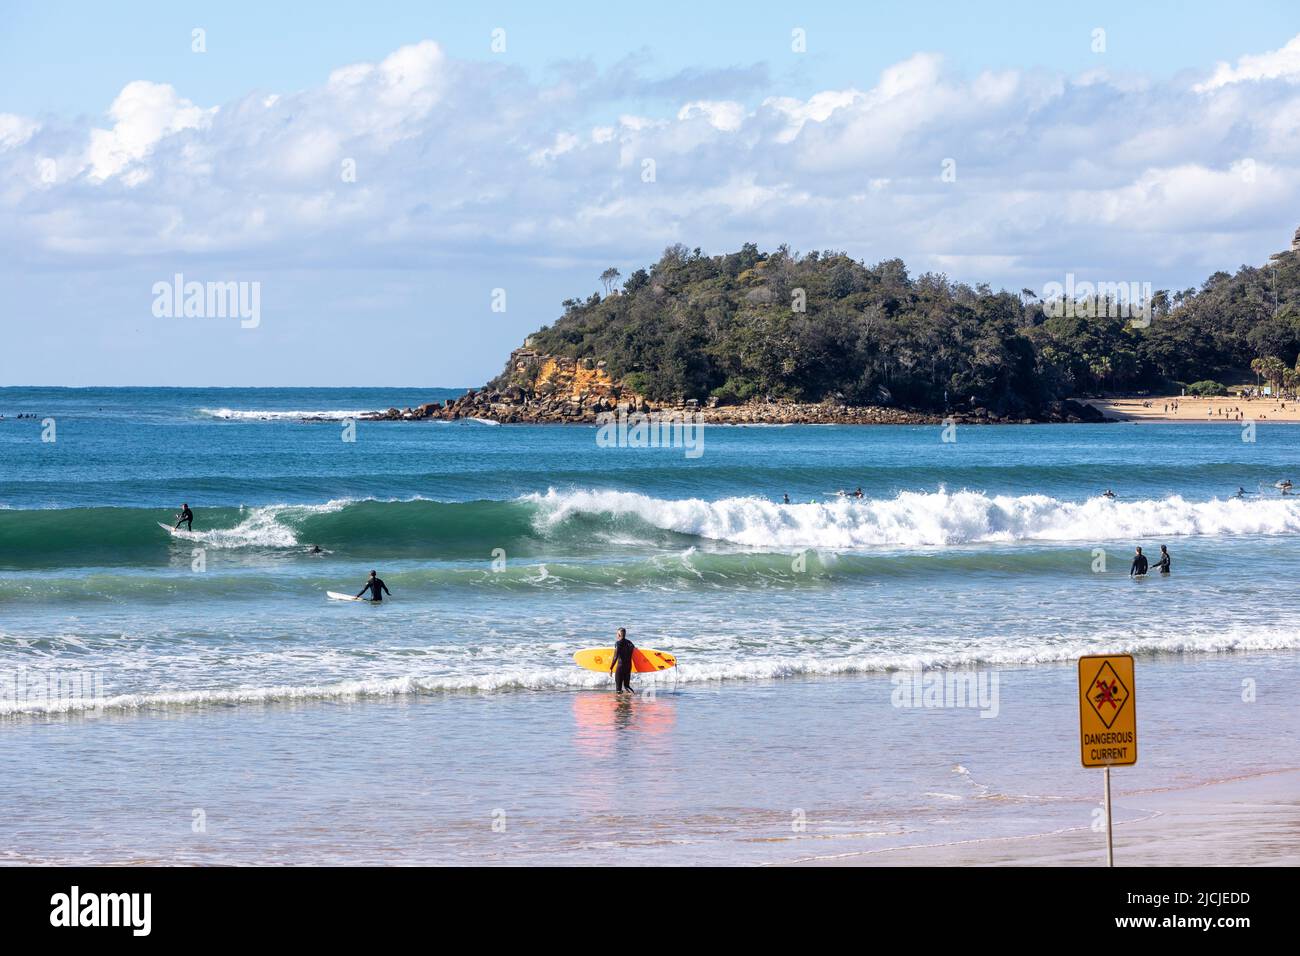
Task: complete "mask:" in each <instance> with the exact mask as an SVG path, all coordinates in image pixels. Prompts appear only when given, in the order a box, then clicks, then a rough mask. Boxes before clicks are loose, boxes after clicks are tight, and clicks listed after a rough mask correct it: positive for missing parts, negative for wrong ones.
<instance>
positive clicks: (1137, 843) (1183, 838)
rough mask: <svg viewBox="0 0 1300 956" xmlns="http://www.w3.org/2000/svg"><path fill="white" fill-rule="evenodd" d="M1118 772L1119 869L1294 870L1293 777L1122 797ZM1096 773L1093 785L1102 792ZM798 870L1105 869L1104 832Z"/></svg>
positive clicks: (886, 854) (1298, 790)
mask: <svg viewBox="0 0 1300 956" xmlns="http://www.w3.org/2000/svg"><path fill="white" fill-rule="evenodd" d="M1123 779H1124V778H1123V775H1122V774H1121V773H1120V772H1116V773H1115V775H1114V782H1113V788H1114V793H1113V800H1114V807H1115V815H1116V825H1115V865H1116V866H1296V865H1300V770H1285V771H1280V772H1276V773H1267V774H1260V775H1258V776H1252V777H1245V778H1241V779H1236V780H1228V781H1223V782H1219V783H1210V784H1205V785H1202V786H1198V787H1191V788H1188V789H1185V790H1164V791H1155V792H1147V793H1138V794H1133V795H1126V794H1124V793H1122V792H1121V788H1122V786H1123ZM1101 785H1102V783H1101V774H1100V772H1098V774H1097V786H1098V789H1099V790H1100V788H1101ZM796 863H797V864H798V865H805V866H1104V865H1105V863H1106V842H1105V835H1104V833H1102V832H1094V831H1093V830H1091V829H1089V828H1088V827H1077V828H1072V829H1068V830H1062V831H1057V832H1053V833H1044V834H1036V835H1032V836H1025V837H1015V838H999V839H989V840H971V841H965V842H960V843H951V844H941V845H927V846H912V847H898V848H892V849H880V850H873V851H865V852H859V853H847V854H838V855H833V856H826V857H820V858H806V859H802V860H798V861H796Z"/></svg>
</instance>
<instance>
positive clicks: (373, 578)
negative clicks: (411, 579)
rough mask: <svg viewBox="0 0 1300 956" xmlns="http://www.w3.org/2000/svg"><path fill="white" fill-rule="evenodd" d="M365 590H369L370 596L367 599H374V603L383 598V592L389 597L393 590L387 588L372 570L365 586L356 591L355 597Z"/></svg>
mask: <svg viewBox="0 0 1300 956" xmlns="http://www.w3.org/2000/svg"><path fill="white" fill-rule="evenodd" d="M367 591H369V592H370V597H369V598H367V600H370V601H374V602H375V603H376V604H378V603H379V602H380V601H382V600H383V599H384V595H385V594H387V595H388V596H389V597H392V596H393V592H392V591H390V590H388V585H387V584H385V583H384V581H383V579H382V578H381V577H380V576H379V575H378V574H376V573H375V572H374V571H371V572H370V580H369V581H367V582H366V586H365V587H363V588H362V589H361V590H360V591H358V592H357V597H361V595H363V594H365V593H366V592H367Z"/></svg>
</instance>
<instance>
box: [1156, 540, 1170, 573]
mask: <svg viewBox="0 0 1300 956" xmlns="http://www.w3.org/2000/svg"><path fill="white" fill-rule="evenodd" d="M1156 570H1157V571H1159V572H1160V573H1161V574H1168V573H1169V549H1168V548H1166V547H1165V546H1164V545H1163V544H1162V545H1161V546H1160V557H1158V558H1156Z"/></svg>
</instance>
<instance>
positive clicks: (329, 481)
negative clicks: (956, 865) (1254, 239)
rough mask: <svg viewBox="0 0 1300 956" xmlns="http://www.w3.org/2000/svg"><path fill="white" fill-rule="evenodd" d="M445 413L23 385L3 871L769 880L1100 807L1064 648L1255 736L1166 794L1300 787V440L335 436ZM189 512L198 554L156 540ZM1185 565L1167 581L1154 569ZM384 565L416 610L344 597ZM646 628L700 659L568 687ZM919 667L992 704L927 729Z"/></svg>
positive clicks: (1172, 769)
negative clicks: (233, 865) (662, 867)
mask: <svg viewBox="0 0 1300 956" xmlns="http://www.w3.org/2000/svg"><path fill="white" fill-rule="evenodd" d="M457 393H458V390H449V389H193V390H188V389H27V388H0V415H3V416H4V420H3V421H0V739H3V740H4V741H5V743H6V749H7V750H8V752H9V755H10V757H11V758H12V759H13V761H14V766H16V767H23V768H25V773H24V774H23V775H22V776H21V777H17V776H14V775H9V776H8V777H7V779H6V781H5V782H4V783H0V820H7V821H9V822H8V823H6V822H0V851H3V852H5V853H6V855H7V857H8V858H12V859H17V860H65V861H74V860H75V861H124V860H153V859H157V860H164V861H166V860H176V861H181V862H202V861H212V862H217V861H233V862H270V861H273V860H302V861H307V862H324V861H331V860H335V861H344V862H382V861H385V860H391V861H415V860H418V861H421V862H467V861H486V862H602V861H603V862H617V861H627V862H637V861H646V862H703V861H715V862H773V861H779V860H782V859H791V858H797V857H799V856H803V855H817V854H819V853H821V852H823V851H824V850H825V847H826V846H828V845H832V844H833V845H835V846H840V845H848V844H850V843H852V844H853V845H854V846H858V845H860V844H861V845H876V844H880V845H884V844H886V843H889V842H890V841H907V840H945V839H960V838H966V837H969V836H970V835H974V834H985V835H987V834H990V833H995V832H1007V833H1012V832H1020V831H1022V830H1023V829H1024V828H1026V827H1035V826H1036V827H1059V826H1068V825H1072V824H1071V821H1072V820H1074V821H1075V822H1077V819H1076V817H1078V816H1079V815H1084V816H1085V817H1086V814H1087V813H1088V812H1090V808H1091V802H1090V801H1091V797H1090V796H1089V794H1090V793H1091V791H1092V789H1095V788H1094V783H1095V776H1091V775H1088V774H1084V773H1082V772H1081V771H1079V770H1078V769H1077V757H1074V756H1073V751H1072V750H1071V747H1072V746H1073V743H1072V742H1071V740H1070V739H1069V735H1070V733H1073V732H1074V731H1073V729H1072V728H1073V722H1074V720H1075V717H1076V715H1075V713H1074V710H1073V707H1074V702H1073V700H1074V699H1073V685H1072V682H1073V680H1074V671H1073V662H1074V660H1075V658H1076V657H1077V656H1079V655H1080V654H1085V653H1092V652H1099V651H1128V652H1131V653H1133V654H1135V655H1137V656H1138V668H1139V671H1138V673H1139V675H1140V676H1139V681H1140V682H1142V683H1143V686H1148V684H1147V683H1146V682H1149V686H1150V687H1151V688H1152V689H1153V693H1155V694H1158V695H1159V698H1160V699H1161V700H1165V701H1167V702H1168V703H1167V710H1166V711H1164V712H1153V714H1152V718H1151V719H1152V722H1153V724H1154V725H1156V726H1168V727H1171V728H1172V727H1177V726H1178V722H1179V721H1180V720H1184V719H1186V720H1193V719H1196V720H1200V719H1201V717H1202V716H1203V714H1202V712H1203V711H1208V712H1215V713H1217V714H1218V715H1219V716H1220V717H1223V716H1224V715H1228V714H1230V715H1231V718H1230V720H1231V726H1232V728H1233V734H1234V737H1233V742H1232V745H1231V746H1230V747H1226V746H1225V747H1223V748H1218V747H1216V748H1210V749H1207V748H1203V747H1192V746H1190V745H1189V744H1188V743H1187V741H1186V740H1185V739H1183V738H1179V737H1178V735H1177V734H1176V733H1174V732H1173V731H1170V733H1169V734H1168V735H1167V736H1168V738H1169V739H1168V740H1164V739H1160V740H1157V741H1156V742H1155V744H1154V746H1153V747H1152V748H1151V749H1150V750H1144V754H1145V753H1147V752H1149V753H1151V757H1150V758H1149V759H1148V758H1147V757H1145V756H1144V759H1143V763H1142V764H1141V765H1140V766H1139V768H1137V769H1136V770H1134V771H1132V772H1131V773H1132V774H1133V777H1132V779H1133V782H1134V785H1135V786H1145V787H1157V786H1164V785H1173V784H1174V783H1178V784H1187V783H1194V782H1197V781H1202V780H1209V779H1220V778H1222V777H1224V776H1231V775H1233V774H1238V773H1248V772H1254V771H1257V770H1264V769H1279V768H1281V767H1283V766H1291V765H1293V762H1294V756H1295V755H1294V753H1293V752H1291V750H1293V748H1290V749H1288V748H1286V747H1281V746H1279V738H1278V734H1279V733H1281V729H1280V728H1286V727H1288V726H1292V727H1293V725H1294V723H1295V716H1294V714H1293V710H1294V708H1289V707H1286V706H1285V703H1284V700H1283V698H1282V697H1281V696H1280V694H1278V693H1277V692H1273V693H1270V690H1271V689H1280V688H1281V687H1284V686H1286V685H1287V684H1288V683H1290V684H1293V683H1294V679H1295V677H1296V676H1297V675H1296V671H1297V668H1296V660H1297V658H1296V650H1297V648H1300V631H1298V630H1297V627H1296V609H1297V602H1296V598H1295V582H1296V580H1297V574H1298V573H1300V498H1291V497H1283V496H1281V495H1280V494H1279V493H1278V491H1277V490H1276V488H1275V483H1276V482H1277V481H1279V480H1280V479H1283V478H1288V477H1290V478H1292V479H1294V478H1295V477H1296V475H1295V473H1294V472H1295V469H1296V464H1297V461H1298V457H1300V456H1298V453H1300V429H1297V428H1296V427H1295V426H1288V425H1283V424H1274V425H1269V424H1261V425H1259V426H1258V428H1257V430H1256V433H1255V436H1254V437H1255V440H1254V441H1253V442H1246V441H1242V436H1243V432H1242V429H1241V428H1240V427H1238V426H1236V425H1232V424H1226V423H1223V424H1219V423H1216V424H1197V425H1184V424H1180V425H1158V424H1149V425H1132V424H1122V425H1121V424H1110V425H1073V426H1070V425H1061V426H1054V425H1034V426H998V427H975V426H969V427H959V428H958V430H957V432H956V439H957V440H956V441H955V442H944V441H942V440H941V429H940V427H938V426H933V427H901V426H900V427H894V426H879V427H838V426H790V427H780V428H776V427H768V428H764V427H720V426H710V427H707V428H706V429H705V432H704V453H703V454H702V455H700V456H699V457H690V456H688V455H687V454H686V453H685V451H684V450H683V449H681V448H605V447H599V446H598V445H597V442H596V434H597V433H596V429H595V428H593V427H586V426H497V425H494V424H492V423H488V422H457V423H442V422H438V423H433V422H429V423H380V422H374V423H371V422H360V423H357V424H356V429H355V441H346V440H344V439H345V438H347V437H349V434H348V431H347V428H346V422H345V421H344V420H345V419H346V418H347V417H348V416H349V415H353V414H355V413H357V412H360V411H366V410H371V409H379V408H387V407H389V406H390V405H396V406H398V407H405V406H407V405H414V404H418V403H420V402H424V401H429V400H433V399H445V398H446V397H448V396H450V395H454V394H457ZM19 414H23V415H30V416H35V417H33V418H27V417H24V418H22V419H18V418H17V417H16V416H17V415H19ZM305 414H310V415H315V416H328V417H330V418H332V419H333V420H331V421H325V422H313V423H303V422H301V421H300V419H301V417H302V416H303V415H305ZM50 438H52V439H53V440H43V439H50ZM1239 486H1240V487H1244V489H1245V492H1246V493H1245V495H1244V496H1243V497H1241V498H1235V497H1232V495H1234V494H1235V492H1236V491H1237V489H1238V487H1239ZM858 487H861V489H862V491H863V497H862V498H860V499H855V498H843V497H840V496H838V495H837V494H836V492H837V491H838V490H840V489H855V488H858ZM1107 488H1111V489H1114V491H1115V492H1116V493H1117V495H1118V497H1117V498H1116V499H1115V500H1107V499H1105V498H1102V497H1100V492H1101V491H1103V490H1105V489H1107ZM785 494H788V495H789V497H790V499H791V502H792V503H791V504H784V503H782V496H783V495H785ZM182 501H187V502H188V503H189V504H190V505H191V507H192V508H193V509H194V512H195V523H194V531H193V532H192V533H179V534H171V533H169V532H168V531H166V530H164V529H163V528H160V527H159V523H160V522H164V523H168V524H170V523H171V522H172V520H173V515H174V513H175V512H176V511H177V510H178V508H179V505H180V503H181V502H182ZM1161 544H1165V545H1167V546H1168V547H1169V549H1170V552H1171V553H1172V555H1173V567H1174V573H1173V574H1172V575H1170V576H1168V577H1167V578H1162V577H1160V576H1158V575H1151V576H1148V577H1147V578H1146V579H1142V580H1136V581H1135V580H1131V579H1130V578H1129V576H1128V574H1127V571H1128V564H1129V557H1130V555H1131V554H1132V550H1133V548H1134V546H1137V545H1141V546H1142V547H1143V549H1144V550H1145V551H1147V552H1148V553H1149V554H1152V555H1154V554H1155V553H1156V552H1158V551H1159V545H1161ZM313 545H319V546H320V547H321V548H322V549H324V551H325V553H324V554H321V555H313V554H311V553H309V549H310V548H311V547H312V546H313ZM372 568H373V569H376V570H378V572H379V574H380V576H381V577H382V578H383V579H384V580H385V581H386V582H387V584H388V586H389V587H390V589H391V590H392V592H393V595H392V599H391V600H390V601H386V602H385V603H384V604H383V605H382V606H376V607H372V606H366V605H361V604H350V603H343V602H336V601H330V600H328V599H326V597H325V591H326V590H335V591H343V592H348V593H356V592H357V591H358V590H360V588H361V586H362V584H363V582H364V580H365V577H366V574H367V573H368V572H369V571H370V570H371V569H372ZM619 626H625V627H627V628H628V631H629V636H630V637H631V638H632V639H633V640H634V641H635V642H637V643H639V644H643V645H645V646H650V647H656V648H660V649H663V650H667V651H670V652H672V653H673V654H675V655H677V657H678V658H679V661H680V667H679V668H678V669H677V670H676V672H669V673H667V674H663V675H655V676H647V677H641V678H638V687H639V689H640V690H641V692H642V695H643V696H642V699H639V700H636V701H633V702H631V703H627V702H622V703H619V702H616V701H614V700H613V698H612V695H611V694H610V693H609V681H608V679H607V678H606V677H605V676H604V675H601V674H595V673H590V672H587V671H582V670H579V669H578V668H577V667H576V666H574V665H573V663H572V654H573V652H574V651H575V650H578V649H580V648H582V647H588V646H593V645H600V644H608V643H609V642H610V641H611V640H612V633H613V631H614V629H615V628H616V627H619ZM918 668H920V669H923V670H922V672H921V673H922V674H925V673H933V672H935V671H937V672H938V673H939V674H940V676H941V677H942V675H943V674H946V673H962V674H967V675H970V676H973V677H974V678H978V679H980V680H983V681H985V682H986V685H987V682H988V681H990V680H995V681H996V687H994V688H992V691H991V695H992V698H996V699H995V700H993V699H990V700H986V701H985V704H986V706H983V707H982V708H973V707H940V708H926V707H921V708H908V707H900V706H898V701H897V692H898V688H899V686H900V685H899V683H898V680H897V675H898V674H900V673H911V672H913V671H915V670H916V669H918ZM1243 682H1249V686H1250V688H1251V693H1250V694H1249V695H1244V694H1243V687H1245V686H1247V685H1246V683H1243ZM986 689H987V688H986ZM999 695H1000V696H999ZM986 696H987V695H986ZM1246 696H1250V698H1251V699H1250V700H1249V701H1248V702H1247V701H1245V697H1246ZM1216 708H1217V710H1216ZM1145 712H1146V711H1145V710H1144V711H1143V713H1145ZM981 713H983V716H982V715H981ZM989 718H993V719H989ZM1293 729H1294V728H1293ZM1062 738H1063V739H1062ZM1291 739H1292V740H1294V735H1293V734H1292V736H1291ZM1058 745H1059V746H1058ZM75 768H82V770H83V771H84V773H83V772H78V771H77V770H76V769H75ZM88 768H93V769H88ZM38 788H39V790H38ZM285 788H287V789H288V790H289V791H292V796H285V795H284V793H283V792H282V791H283V790H284V789H285ZM36 792H40V793H43V794H45V795H46V797H45V798H44V799H43V801H42V802H41V805H40V808H39V809H36V808H34V806H33V794H34V793H36ZM51 794H55V795H54V796H51ZM277 794H279V796H277ZM197 809H203V810H204V815H205V818H206V817H207V816H208V815H209V814H210V815H211V817H212V819H213V820H214V821H222V822H221V824H220V826H218V825H217V823H215V822H214V824H213V827H212V828H210V829H208V830H206V831H203V832H201V833H200V832H198V831H195V830H194V829H193V828H192V826H191V815H192V813H193V811H195V810H197ZM498 811H499V813H498ZM799 813H803V814H804V818H803V819H804V820H805V824H804V829H798V828H797V827H796V828H794V829H792V828H791V823H790V821H791V819H792V815H793V819H796V820H797V819H800V818H799V816H798V814H799ZM494 814H496V815H494ZM642 817H645V818H647V819H653V820H654V821H655V822H654V825H653V827H651V828H650V830H648V831H647V830H643V829H642V828H641V827H640V825H639V824H638V823H637V822H636V821H638V820H639V819H641V818H642ZM327 818H328V819H329V820H332V821H333V822H332V823H330V824H329V825H328V826H325V824H324V823H322V822H321V821H322V820H325V819H327ZM17 819H22V820H23V821H24V822H23V823H22V824H21V825H19V824H15V823H14V822H13V821H15V820H17ZM498 819H499V820H500V821H502V822H501V824H500V825H499V826H498V827H497V828H496V829H493V828H492V822H493V821H495V820H498ZM87 820H89V821H91V823H90V824H87V823H86V821H87ZM506 821H508V822H506ZM1085 825H1086V819H1085ZM6 828H9V831H10V832H8V833H5V832H4V831H5V829H6ZM170 828H175V833H174V834H173V833H172V832H171V829H170ZM498 837H500V838H499V839H498ZM827 852H834V851H833V850H832V851H827ZM0 859H3V857H0Z"/></svg>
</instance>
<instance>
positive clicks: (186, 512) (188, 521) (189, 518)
mask: <svg viewBox="0 0 1300 956" xmlns="http://www.w3.org/2000/svg"><path fill="white" fill-rule="evenodd" d="M182 521H183V522H185V530H186V531H193V530H194V512H193V511H191V510H190V506H189V505H188V504H186V503H184V502H182V503H181V513H180V514H178V515H177V516H176V523H175V524H174V525H172V530H175V529H177V528H179V527H180V526H181V522H182Z"/></svg>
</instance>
